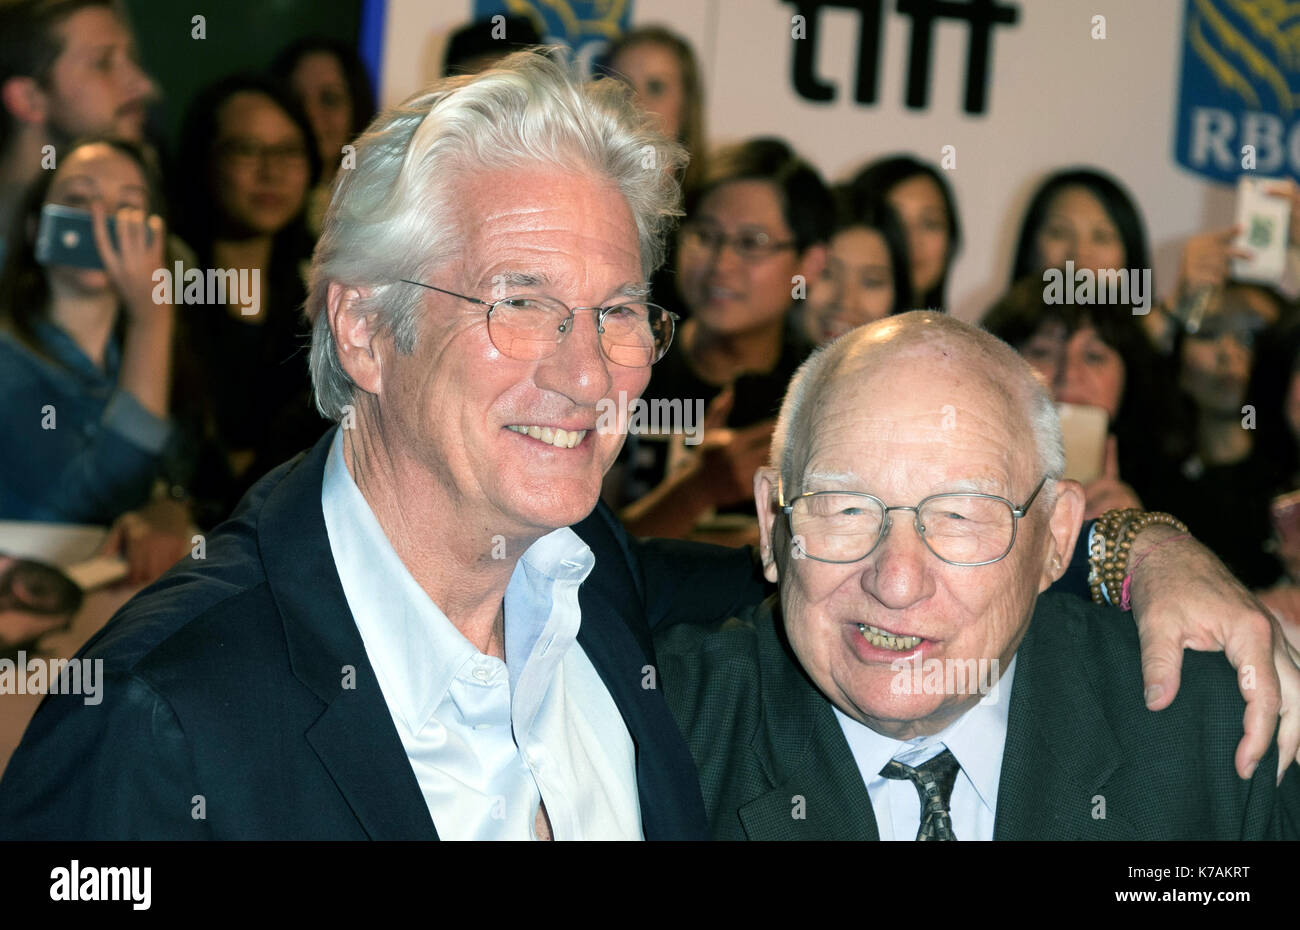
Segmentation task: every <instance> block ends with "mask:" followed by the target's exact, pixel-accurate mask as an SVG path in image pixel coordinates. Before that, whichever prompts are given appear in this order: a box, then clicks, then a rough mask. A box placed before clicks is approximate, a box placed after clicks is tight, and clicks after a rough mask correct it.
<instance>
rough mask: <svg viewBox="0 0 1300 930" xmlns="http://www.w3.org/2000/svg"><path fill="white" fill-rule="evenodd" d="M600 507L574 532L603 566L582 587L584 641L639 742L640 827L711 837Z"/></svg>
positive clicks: (654, 834) (629, 579) (627, 575)
mask: <svg viewBox="0 0 1300 930" xmlns="http://www.w3.org/2000/svg"><path fill="white" fill-rule="evenodd" d="M601 516H602V514H601V513H600V512H599V510H598V512H597V513H596V514H594V515H593V516H591V517H589V518H588V519H587V520H584V521H583V522H582V523H581V524H579V525H578V526H576V527H574V529H575V530H576V531H577V532H578V533H579V535H581V536H582V538H583V540H584V541H585V542H586V543H587V544H588V545H589V546H591V548H592V551H593V552H594V554H595V556H596V567H595V568H594V569H593V570H592V572H591V574H590V575H589V576H588V578H587V580H586V581H585V582H583V585H582V588H581V590H580V591H579V595H578V597H579V603H580V605H581V608H582V625H581V627H580V628H579V630H578V644H579V645H580V646H581V647H582V650H583V652H585V653H586V655H587V658H588V659H589V660H590V661H591V664H592V666H593V667H594V668H595V669H596V673H597V674H598V675H600V679H601V681H603V682H604V683H605V687H606V688H607V689H608V690H609V695H610V697H611V698H612V699H613V701H614V704H615V705H616V706H617V707H618V709H619V712H620V713H621V714H622V716H623V723H624V724H625V725H626V726H627V730H628V734H629V735H630V736H631V737H632V742H633V744H634V745H635V747H636V781H637V794H638V797H639V799H640V805H641V827H642V831H643V832H644V834H645V838H646V839H648V840H656V839H691V840H696V839H707V838H708V832H707V827H706V820H705V815H704V799H703V798H702V796H701V795H700V787H699V781H698V778H697V777H696V774H695V763H694V761H693V760H692V759H691V755H690V751H689V750H688V749H687V747H686V743H685V741H684V740H683V739H682V736H681V732H680V731H679V730H678V729H677V723H676V721H674V720H673V718H672V715H671V713H670V712H669V710H668V704H667V702H666V701H664V699H663V696H662V692H661V691H660V690H659V684H658V680H657V677H656V676H657V674H658V672H657V669H656V659H655V655H654V647H653V645H652V644H651V642H650V639H649V636H648V634H647V635H646V636H644V637H637V636H636V635H635V634H634V627H633V626H632V624H640V625H641V627H644V625H645V619H644V617H643V616H642V615H641V614H640V613H639V611H640V607H639V605H640V603H641V599H640V598H639V597H635V598H634V596H633V594H634V592H635V591H636V590H637V588H636V583H635V579H634V578H633V576H632V574H631V572H630V571H629V569H628V567H627V559H626V557H624V556H622V554H621V550H620V547H618V545H617V540H616V539H615V538H614V536H613V535H612V534H611V533H610V532H609V531H608V529H607V528H606V527H604V526H603V524H601V523H600V519H601Z"/></svg>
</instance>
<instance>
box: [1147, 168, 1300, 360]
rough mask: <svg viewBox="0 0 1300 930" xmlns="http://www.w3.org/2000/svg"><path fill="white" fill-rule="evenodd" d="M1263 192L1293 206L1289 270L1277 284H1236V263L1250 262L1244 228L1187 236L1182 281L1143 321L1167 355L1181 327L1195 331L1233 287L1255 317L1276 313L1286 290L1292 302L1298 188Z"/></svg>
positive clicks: (1299, 274) (1298, 271) (1299, 223)
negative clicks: (1243, 245)
mask: <svg viewBox="0 0 1300 930" xmlns="http://www.w3.org/2000/svg"><path fill="white" fill-rule="evenodd" d="M1265 192H1266V193H1268V194H1269V195H1270V196H1274V197H1279V198H1285V199H1287V200H1288V201H1289V202H1290V218H1289V221H1288V227H1287V228H1288V243H1287V256H1286V266H1287V268H1286V271H1285V272H1284V274H1283V276H1282V279H1281V280H1279V281H1277V282H1274V285H1273V286H1270V285H1268V284H1265V283H1262V282H1247V281H1244V280H1237V281H1232V280H1230V279H1231V278H1232V271H1233V266H1232V262H1233V260H1234V259H1241V258H1249V257H1250V254H1251V253H1250V252H1248V251H1246V250H1245V249H1242V248H1239V247H1238V245H1237V240H1238V236H1239V234H1240V233H1241V231H1242V230H1241V227H1240V226H1238V225H1236V224H1235V223H1234V224H1233V225H1231V226H1228V227H1225V228H1221V229H1212V230H1208V231H1205V232H1200V233H1197V234H1195V235H1193V236H1190V237H1188V239H1187V241H1186V242H1185V243H1184V244H1183V250H1182V257H1181V260H1180V262H1179V268H1178V282H1177V285H1176V287H1175V288H1174V290H1173V292H1172V293H1171V294H1170V295H1168V297H1167V298H1166V299H1165V300H1164V301H1162V302H1161V303H1160V304H1159V305H1157V306H1156V308H1155V312H1154V313H1152V315H1151V316H1150V317H1149V318H1148V319H1147V320H1146V321H1145V322H1146V323H1147V327H1148V331H1149V332H1150V333H1151V337H1152V339H1153V341H1155V342H1156V344H1157V345H1158V346H1160V347H1161V348H1162V349H1163V350H1164V351H1166V352H1169V351H1172V349H1173V345H1174V341H1175V339H1176V338H1177V336H1178V333H1179V332H1180V329H1181V328H1188V327H1190V328H1193V329H1194V328H1195V327H1196V326H1198V325H1199V322H1200V319H1201V317H1202V316H1203V315H1204V314H1205V313H1206V311H1207V309H1208V308H1210V307H1211V305H1213V304H1216V303H1218V302H1221V301H1222V299H1223V293H1222V292H1223V289H1224V288H1225V287H1226V286H1228V285H1229V284H1235V285H1236V286H1237V292H1238V298H1239V299H1245V300H1249V301H1250V302H1251V304H1252V306H1254V308H1255V310H1256V312H1257V313H1259V314H1260V315H1262V316H1263V317H1264V318H1265V319H1270V320H1271V319H1272V318H1273V317H1274V316H1276V315H1277V313H1278V309H1279V307H1280V306H1284V305H1286V303H1287V299H1286V298H1285V297H1283V295H1282V293H1281V292H1282V291H1283V290H1285V291H1286V293H1287V294H1289V295H1290V296H1291V297H1292V298H1293V297H1294V296H1295V294H1296V293H1297V290H1300V268H1298V267H1297V266H1298V265H1300V250H1297V247H1296V242H1297V235H1300V185H1297V184H1296V183H1295V182H1294V181H1291V180H1286V181H1280V182H1278V183H1277V184H1272V185H1269V186H1267V187H1266V188H1265Z"/></svg>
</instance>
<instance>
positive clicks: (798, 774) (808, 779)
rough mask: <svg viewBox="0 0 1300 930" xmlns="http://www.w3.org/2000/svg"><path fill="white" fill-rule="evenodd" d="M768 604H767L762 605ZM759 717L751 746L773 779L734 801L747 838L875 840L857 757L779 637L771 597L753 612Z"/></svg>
mask: <svg viewBox="0 0 1300 930" xmlns="http://www.w3.org/2000/svg"><path fill="white" fill-rule="evenodd" d="M769 605H771V606H770V609H768V606H769ZM756 626H757V631H758V649H759V668H760V675H761V679H762V680H761V694H762V718H763V719H762V720H761V721H760V723H759V726H758V728H757V732H756V734H755V737H754V741H753V743H752V744H751V747H750V748H751V751H752V752H753V753H754V755H755V758H756V759H757V761H758V764H759V766H760V767H761V768H762V770H763V773H764V775H765V776H766V778H767V780H768V781H769V782H770V783H771V784H772V785H773V787H772V788H771V789H770V790H769V791H766V792H765V793H763V794H762V795H760V796H759V797H757V798H755V799H754V800H753V801H750V802H749V803H748V804H745V805H744V806H743V807H741V808H740V812H739V813H740V821H741V823H742V825H743V826H744V828H745V832H746V834H747V835H748V836H749V838H750V839H751V840H877V839H879V838H880V835H879V832H878V830H877V828H876V818H875V814H874V813H873V811H872V809H871V798H870V797H869V796H868V794H867V786H866V784H865V783H864V782H863V781H862V776H861V773H860V772H859V771H858V764H857V761H856V760H855V759H854V758H853V752H852V751H851V750H850V749H849V745H848V742H847V741H846V740H845V738H844V732H843V731H842V730H841V729H840V725H839V721H838V720H836V718H835V712H834V711H833V710H832V709H831V705H830V703H829V702H828V701H827V700H826V698H825V697H823V696H822V694H821V692H820V691H818V690H817V688H816V687H815V686H814V685H813V684H812V682H810V681H809V680H808V678H807V677H806V676H805V675H804V673H803V670H802V669H801V668H800V667H799V664H798V662H797V660H796V659H795V658H794V656H793V655H792V654H791V653H790V651H789V646H788V644H787V643H786V641H785V636H784V631H783V629H782V621H781V618H780V607H779V604H778V603H777V601H776V598H775V597H774V598H772V599H771V600H769V601H768V602H767V604H765V605H764V609H762V610H760V611H758V612H757V613H756Z"/></svg>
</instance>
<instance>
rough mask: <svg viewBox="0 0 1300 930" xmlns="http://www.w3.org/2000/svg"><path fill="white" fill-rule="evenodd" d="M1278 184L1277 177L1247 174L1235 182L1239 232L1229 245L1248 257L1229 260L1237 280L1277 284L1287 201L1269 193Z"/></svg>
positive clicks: (1288, 218) (1281, 270)
mask: <svg viewBox="0 0 1300 930" xmlns="http://www.w3.org/2000/svg"><path fill="white" fill-rule="evenodd" d="M1280 183H1283V182H1281V181H1279V180H1278V179H1277V178H1256V177H1251V176H1249V175H1243V176H1242V177H1241V178H1239V179H1238V181H1237V225H1238V226H1239V227H1240V232H1239V233H1238V236H1237V240H1236V241H1235V242H1234V243H1233V246H1234V247H1235V248H1238V249H1241V250H1243V251H1244V252H1246V253H1248V254H1249V256H1250V257H1249V258H1234V259H1233V260H1232V276H1233V277H1234V278H1236V279H1238V280H1241V281H1258V282H1260V283H1264V284H1277V283H1278V282H1280V281H1281V280H1282V276H1283V275H1284V274H1285V273H1286V249H1287V239H1288V236H1289V233H1290V224H1291V202H1290V199H1289V198H1287V197H1279V196H1278V195H1277V194H1275V193H1272V192H1271V191H1272V190H1274V189H1276V188H1277V186H1278V185H1279V184H1280Z"/></svg>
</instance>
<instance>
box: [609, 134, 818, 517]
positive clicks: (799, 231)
mask: <svg viewBox="0 0 1300 930" xmlns="http://www.w3.org/2000/svg"><path fill="white" fill-rule="evenodd" d="M709 172H710V173H709V175H708V177H707V179H706V180H705V182H704V184H703V185H702V186H700V187H699V188H697V189H695V190H693V191H691V192H689V193H688V194H687V201H686V218H685V220H684V222H683V224H682V227H681V230H680V234H679V239H678V253H677V280H678V289H679V292H680V294H681V296H682V299H683V300H684V301H685V303H686V304H687V306H688V308H689V310H690V314H691V315H690V318H689V319H687V320H686V321H685V322H684V323H683V324H682V325H681V327H680V330H679V332H678V334H677V338H676V341H675V342H674V345H673V346H672V348H671V349H670V350H669V352H668V354H667V355H666V356H665V357H664V359H663V360H662V361H661V362H659V364H657V365H656V366H655V368H654V371H653V373H652V374H651V377H650V383H649V385H648V387H647V388H646V390H645V393H644V395H643V397H644V399H645V400H646V401H648V402H654V401H656V400H660V399H664V400H675V399H679V400H681V401H682V404H683V410H698V409H700V408H703V409H705V410H706V411H707V414H706V417H705V423H706V424H707V426H708V427H710V428H711V429H712V435H709V434H708V433H706V435H705V438H704V441H703V443H702V444H701V445H700V446H699V447H697V450H696V452H697V453H698V454H692V453H691V451H690V447H688V446H686V445H685V444H684V439H683V436H682V435H680V433H681V430H680V429H679V430H677V431H676V432H675V433H674V434H671V435H668V436H661V437H651V436H644V435H642V436H637V435H632V436H629V439H628V448H627V450H626V455H625V458H624V469H623V470H622V473H621V474H620V473H619V471H618V470H616V471H615V472H614V473H613V476H614V477H613V480H614V481H618V480H620V479H623V481H624V483H623V490H624V495H623V498H622V499H623V500H628V499H632V500H634V501H635V502H634V503H632V504H631V505H630V506H628V507H627V508H626V509H625V510H624V512H623V514H622V516H623V519H624V521H625V522H626V524H627V525H628V527H629V528H630V529H631V531H632V532H633V533H634V534H637V535H647V536H648V535H654V536H673V537H682V536H685V535H687V534H689V533H690V532H691V530H692V529H693V528H694V527H695V525H696V523H697V522H698V521H699V520H700V518H701V517H703V516H705V515H707V514H709V513H711V512H717V511H726V510H728V509H729V508H736V509H738V510H739V512H740V513H749V514H752V512H753V510H752V507H753V505H752V497H753V487H752V478H753V474H754V471H755V469H756V468H757V467H758V466H759V465H761V464H763V463H764V462H765V461H766V459H767V450H768V442H769V439H770V436H771V431H772V422H773V418H774V417H775V415H776V411H777V408H778V407H779V406H780V402H781V397H782V395H783V394H784V393H785V388H786V384H787V383H788V382H789V380H790V376H791V375H792V374H793V373H794V371H795V369H796V368H797V367H798V366H799V364H800V363H801V362H802V361H803V359H804V358H805V357H806V356H807V354H808V352H809V351H811V344H810V343H809V342H808V341H807V340H806V338H804V337H803V335H802V334H801V333H799V332H798V331H797V330H796V328H795V327H793V326H791V325H789V314H790V310H791V308H792V306H793V305H794V303H795V301H796V300H797V299H800V298H803V297H805V296H806V295H807V288H808V284H809V282H811V281H814V280H815V279H816V278H817V276H818V275H819V274H820V273H821V268H822V265H823V264H824V263H825V260H826V247H825V242H826V239H827V236H828V235H829V233H830V228H831V226H832V224H833V222H834V206H833V202H832V200H831V196H830V192H829V191H828V190H827V189H826V186H825V184H824V183H823V182H822V179H821V177H820V175H818V173H817V171H816V170H815V169H814V168H813V167H812V166H811V165H809V164H808V163H807V162H806V161H804V160H803V159H802V158H800V157H799V156H798V155H797V154H795V153H794V152H793V151H792V150H791V149H790V147H789V146H788V145H786V144H785V143H784V142H782V141H780V140H778V139H768V138H764V139H753V140H750V141H748V142H745V143H742V144H740V145H737V146H733V147H730V148H726V149H723V150H721V151H719V152H718V153H717V154H716V155H715V156H714V158H713V159H712V160H711V162H710V169H709ZM656 440H657V441H656ZM637 498H640V499H637ZM748 529H749V527H746V528H745V531H748Z"/></svg>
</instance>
